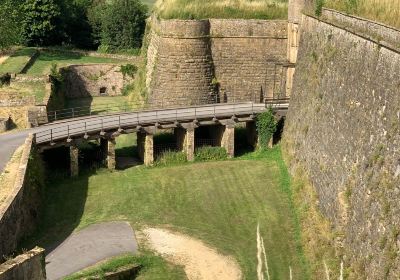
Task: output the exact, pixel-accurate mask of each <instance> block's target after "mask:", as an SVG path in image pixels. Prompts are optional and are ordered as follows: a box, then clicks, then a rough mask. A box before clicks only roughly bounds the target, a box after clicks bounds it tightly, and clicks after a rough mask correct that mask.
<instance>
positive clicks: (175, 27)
mask: <svg viewBox="0 0 400 280" xmlns="http://www.w3.org/2000/svg"><path fill="white" fill-rule="evenodd" d="M150 22H151V25H152V32H155V33H156V34H157V35H158V36H160V37H162V38H175V39H201V38H260V39H262V38H266V39H283V40H286V39H287V36H288V35H287V20H256V19H254V20H253V19H246V20H241V19H204V20H181V19H169V20H164V19H161V20H160V19H157V18H155V17H152V18H151V19H150ZM277 28H278V29H279V34H278V35H277V32H276V29H277ZM253 34H257V35H253Z"/></svg>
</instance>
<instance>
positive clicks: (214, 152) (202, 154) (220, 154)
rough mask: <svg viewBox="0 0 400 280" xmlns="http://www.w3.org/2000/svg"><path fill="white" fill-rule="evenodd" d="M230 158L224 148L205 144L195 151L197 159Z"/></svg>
mask: <svg viewBox="0 0 400 280" xmlns="http://www.w3.org/2000/svg"><path fill="white" fill-rule="evenodd" d="M227 158H228V153H227V152H226V150H225V149H224V148H221V147H211V146H204V147H200V148H198V149H197V150H196V152H195V159H196V160H197V161H210V160H224V159H227Z"/></svg>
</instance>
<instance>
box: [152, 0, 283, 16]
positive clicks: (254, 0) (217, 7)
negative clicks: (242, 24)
mask: <svg viewBox="0 0 400 280" xmlns="http://www.w3.org/2000/svg"><path fill="white" fill-rule="evenodd" d="M154 10H155V12H156V13H157V14H158V15H159V16H160V17H161V18H165V19H175V18H176V19H205V18H244V19H287V14H288V1H287V0H208V1H198V0H158V1H157V2H156V3H155V5H154Z"/></svg>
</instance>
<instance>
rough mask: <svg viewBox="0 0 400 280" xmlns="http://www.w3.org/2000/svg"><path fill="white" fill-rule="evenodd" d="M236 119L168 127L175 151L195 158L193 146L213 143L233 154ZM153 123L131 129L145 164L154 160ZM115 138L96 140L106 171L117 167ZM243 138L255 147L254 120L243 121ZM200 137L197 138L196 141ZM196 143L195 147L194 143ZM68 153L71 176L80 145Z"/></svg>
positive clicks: (76, 166) (76, 173)
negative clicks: (135, 136)
mask: <svg viewBox="0 0 400 280" xmlns="http://www.w3.org/2000/svg"><path fill="white" fill-rule="evenodd" d="M236 123H237V122H236V121H235V120H233V119H228V120H221V121H218V122H209V123H207V124H205V125H202V126H199V124H198V123H196V122H191V123H181V124H175V125H174V126H170V127H168V128H165V127H160V128H159V129H160V130H163V129H169V131H171V129H173V134H174V137H175V141H176V148H177V151H181V152H184V153H185V154H186V156H187V160H188V161H194V159H195V149H196V148H197V147H200V146H202V145H212V146H217V147H222V148H224V149H225V150H226V152H227V154H228V157H229V158H233V157H234V156H235V126H236ZM157 130H158V129H157V127H156V126H150V127H139V128H138V129H136V130H135V131H134V132H136V133H137V151H138V157H139V158H140V160H142V161H143V163H144V165H146V166H151V165H153V164H154V160H155V143H154V137H155V133H156V131H157ZM115 137H117V136H115V135H114V136H113V137H111V136H110V135H108V136H107V137H106V136H102V137H100V138H98V139H97V141H99V143H100V150H101V155H103V157H104V158H103V161H104V163H105V165H106V166H107V168H108V169H109V170H114V169H115V168H116V158H115V145H116V141H115ZM246 138H247V142H248V144H249V145H250V146H252V147H253V148H257V147H258V143H259V140H258V134H257V128H256V124H255V121H254V120H246ZM202 139H206V140H208V141H209V142H210V143H202V142H201V140H202ZM196 140H200V141H196ZM196 145H198V146H196ZM69 154H70V174H71V176H72V177H74V176H77V175H79V148H78V145H77V144H71V145H70V146H69Z"/></svg>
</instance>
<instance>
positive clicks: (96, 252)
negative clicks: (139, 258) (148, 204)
mask: <svg viewBox="0 0 400 280" xmlns="http://www.w3.org/2000/svg"><path fill="white" fill-rule="evenodd" d="M137 249H138V246H137V241H136V238H135V235H134V232H133V230H132V228H131V226H130V225H129V223H127V222H109V223H101V224H95V225H91V226H89V227H87V228H85V229H83V230H81V231H78V232H76V233H73V234H71V235H70V236H69V237H68V238H67V239H66V240H65V241H64V242H63V243H61V244H60V245H59V246H58V247H57V248H55V249H54V250H53V251H51V252H50V253H49V254H48V255H47V256H46V274H47V279H49V280H55V279H61V278H63V277H65V276H67V275H70V274H72V273H74V272H77V271H80V270H82V269H84V268H86V267H88V266H92V265H94V264H96V263H98V262H100V261H102V260H104V259H107V258H111V257H114V256H119V255H122V254H124V253H136V252H137Z"/></svg>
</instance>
